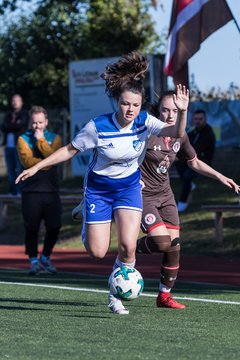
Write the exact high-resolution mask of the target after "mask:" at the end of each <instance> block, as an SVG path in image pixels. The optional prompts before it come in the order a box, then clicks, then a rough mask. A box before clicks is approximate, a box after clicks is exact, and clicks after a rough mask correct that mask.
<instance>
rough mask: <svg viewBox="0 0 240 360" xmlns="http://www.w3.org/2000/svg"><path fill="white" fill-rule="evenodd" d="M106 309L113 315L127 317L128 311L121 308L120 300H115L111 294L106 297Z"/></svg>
mask: <svg viewBox="0 0 240 360" xmlns="http://www.w3.org/2000/svg"><path fill="white" fill-rule="evenodd" d="M108 307H109V309H110V310H111V311H112V313H113V314H117V315H128V314H129V310H128V309H127V308H125V306H123V303H122V302H121V300H118V299H116V298H115V297H114V296H113V295H112V294H109V296H108Z"/></svg>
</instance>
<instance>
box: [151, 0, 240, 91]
mask: <svg viewBox="0 0 240 360" xmlns="http://www.w3.org/2000/svg"><path fill="white" fill-rule="evenodd" d="M160 3H162V5H163V8H164V10H163V9H161V7H160V5H158V7H157V10H152V11H151V14H152V18H153V20H154V21H155V22H156V31H157V32H158V34H160V33H161V30H162V29H163V28H166V27H167V28H169V24H170V17H171V10H172V1H171V0H161V1H160ZM227 3H228V5H229V7H230V9H231V11H232V13H233V16H234V17H235V19H236V21H237V23H238V26H239V27H240V0H227ZM188 65H189V74H190V75H191V74H193V75H194V78H195V83H196V85H197V86H198V88H199V89H200V90H201V91H203V92H207V91H208V90H210V89H211V88H212V87H213V86H214V87H217V88H218V87H220V88H221V89H222V90H227V89H228V87H229V85H230V83H231V82H234V84H235V85H237V86H239V87H240V33H239V31H238V29H237V27H236V25H235V23H234V21H233V20H232V21H230V22H228V23H227V24H226V25H225V26H223V27H221V28H220V29H219V30H217V31H216V32H214V33H213V34H212V35H210V36H209V37H208V38H207V39H206V40H205V41H204V42H203V43H202V44H201V48H200V50H199V51H198V52H197V53H196V54H194V55H193V57H192V58H190V60H189V63H188ZM169 80H170V83H171V78H170V79H169Z"/></svg>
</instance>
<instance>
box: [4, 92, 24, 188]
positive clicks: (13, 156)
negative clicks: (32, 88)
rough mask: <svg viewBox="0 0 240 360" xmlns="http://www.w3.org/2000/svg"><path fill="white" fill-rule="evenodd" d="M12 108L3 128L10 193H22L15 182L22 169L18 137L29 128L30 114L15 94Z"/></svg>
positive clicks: (19, 97)
mask: <svg viewBox="0 0 240 360" xmlns="http://www.w3.org/2000/svg"><path fill="white" fill-rule="evenodd" d="M11 107H12V109H11V110H10V111H9V112H8V113H7V114H6V116H5V118H4V121H3V124H2V126H1V130H2V132H3V145H5V161H6V166H7V174H8V183H9V194H10V195H17V194H18V193H20V189H19V185H16V184H15V179H16V177H17V176H18V175H19V174H20V172H21V171H22V166H21V163H20V161H19V158H18V153H17V148H16V144H17V139H18V137H19V135H21V134H22V133H24V131H26V130H27V128H28V121H29V114H28V111H27V110H25V109H24V108H23V99H22V97H21V96H20V95H18V94H15V95H13V96H12V98H11Z"/></svg>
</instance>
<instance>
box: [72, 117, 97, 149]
mask: <svg viewBox="0 0 240 360" xmlns="http://www.w3.org/2000/svg"><path fill="white" fill-rule="evenodd" d="M97 144H98V134H97V130H96V127H95V124H94V122H93V121H92V120H91V121H89V122H88V123H87V124H86V125H85V126H84V127H83V128H82V130H81V131H80V132H79V133H78V134H77V135H76V136H75V138H74V139H73V140H72V145H73V146H74V147H75V148H76V149H78V150H79V151H81V152H83V151H86V150H89V149H93V148H95V147H97Z"/></svg>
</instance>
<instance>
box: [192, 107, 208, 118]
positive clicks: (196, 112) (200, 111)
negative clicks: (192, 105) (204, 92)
mask: <svg viewBox="0 0 240 360" xmlns="http://www.w3.org/2000/svg"><path fill="white" fill-rule="evenodd" d="M195 114H203V115H204V117H205V119H206V111H204V110H202V109H197V110H195V111H194V113H193V115H195Z"/></svg>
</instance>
